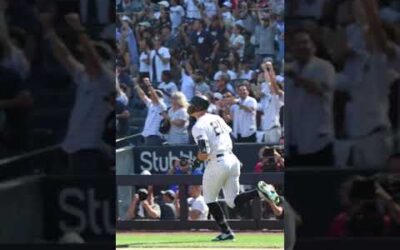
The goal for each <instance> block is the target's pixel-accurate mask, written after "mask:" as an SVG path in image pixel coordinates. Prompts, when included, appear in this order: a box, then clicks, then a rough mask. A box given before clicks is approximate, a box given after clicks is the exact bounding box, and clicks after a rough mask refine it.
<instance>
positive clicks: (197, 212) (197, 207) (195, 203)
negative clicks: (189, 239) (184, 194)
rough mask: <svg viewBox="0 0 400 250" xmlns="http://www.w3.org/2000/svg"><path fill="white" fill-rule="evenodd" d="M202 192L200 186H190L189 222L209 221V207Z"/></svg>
mask: <svg viewBox="0 0 400 250" xmlns="http://www.w3.org/2000/svg"><path fill="white" fill-rule="evenodd" d="M201 190H202V188H201V186H200V185H192V186H189V195H190V198H188V205H189V220H207V216H208V206H207V203H206V202H205V201H204V197H203V196H202V195H201Z"/></svg>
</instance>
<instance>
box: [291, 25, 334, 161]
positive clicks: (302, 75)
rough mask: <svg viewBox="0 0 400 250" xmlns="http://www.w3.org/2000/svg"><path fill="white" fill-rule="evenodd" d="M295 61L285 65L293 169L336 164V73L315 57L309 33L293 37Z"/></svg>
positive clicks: (327, 64) (314, 49) (303, 32)
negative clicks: (334, 106) (334, 97)
mask: <svg viewBox="0 0 400 250" xmlns="http://www.w3.org/2000/svg"><path fill="white" fill-rule="evenodd" d="M293 39H294V40H293V45H294V46H293V55H294V57H295V61H294V62H293V63H291V64H286V71H285V77H286V76H287V78H286V79H287V81H286V83H285V87H286V91H285V93H286V99H285V115H286V116H285V118H286V119H285V142H286V147H285V148H286V149H288V153H289V158H288V160H287V163H288V164H289V165H290V166H292V167H293V166H330V165H332V164H333V155H332V149H333V145H332V143H333V137H334V132H333V114H332V110H333V92H334V86H333V85H334V78H335V69H334V68H333V66H332V64H331V63H330V62H328V61H325V60H322V59H320V58H317V57H315V51H316V48H315V44H314V42H313V41H312V40H311V37H310V35H309V34H308V33H307V32H306V31H297V32H295V33H294V34H293Z"/></svg>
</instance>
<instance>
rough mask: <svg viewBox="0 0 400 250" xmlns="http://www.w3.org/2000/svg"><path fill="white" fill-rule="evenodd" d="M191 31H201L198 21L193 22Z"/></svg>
mask: <svg viewBox="0 0 400 250" xmlns="http://www.w3.org/2000/svg"><path fill="white" fill-rule="evenodd" d="M193 29H194V30H195V31H197V32H199V31H201V29H202V26H201V23H200V21H195V22H194V23H193Z"/></svg>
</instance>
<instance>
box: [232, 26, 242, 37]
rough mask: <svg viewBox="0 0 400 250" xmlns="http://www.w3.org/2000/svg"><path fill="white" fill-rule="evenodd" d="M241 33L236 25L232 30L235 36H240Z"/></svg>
mask: <svg viewBox="0 0 400 250" xmlns="http://www.w3.org/2000/svg"><path fill="white" fill-rule="evenodd" d="M239 32H240V30H239V28H238V27H237V26H236V25H235V26H233V28H232V33H233V34H235V35H237V34H239Z"/></svg>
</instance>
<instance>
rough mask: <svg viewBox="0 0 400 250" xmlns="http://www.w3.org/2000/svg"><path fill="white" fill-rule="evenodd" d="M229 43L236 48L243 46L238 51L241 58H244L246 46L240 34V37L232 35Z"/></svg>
mask: <svg viewBox="0 0 400 250" xmlns="http://www.w3.org/2000/svg"><path fill="white" fill-rule="evenodd" d="M229 43H230V46H235V47H236V46H237V45H238V44H241V45H242V47H241V48H240V49H238V50H237V52H238V54H239V56H240V58H243V55H244V44H245V41H244V37H243V36H242V35H240V34H239V35H235V34H232V35H231V37H230V38H229Z"/></svg>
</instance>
